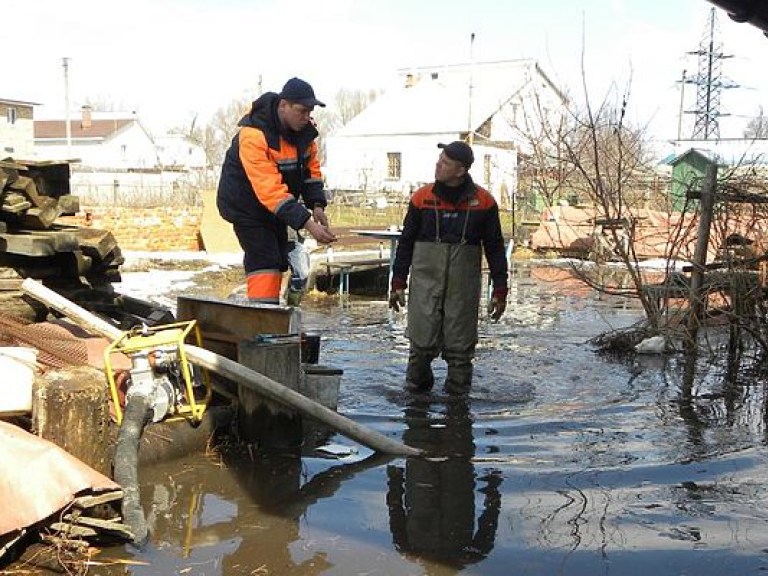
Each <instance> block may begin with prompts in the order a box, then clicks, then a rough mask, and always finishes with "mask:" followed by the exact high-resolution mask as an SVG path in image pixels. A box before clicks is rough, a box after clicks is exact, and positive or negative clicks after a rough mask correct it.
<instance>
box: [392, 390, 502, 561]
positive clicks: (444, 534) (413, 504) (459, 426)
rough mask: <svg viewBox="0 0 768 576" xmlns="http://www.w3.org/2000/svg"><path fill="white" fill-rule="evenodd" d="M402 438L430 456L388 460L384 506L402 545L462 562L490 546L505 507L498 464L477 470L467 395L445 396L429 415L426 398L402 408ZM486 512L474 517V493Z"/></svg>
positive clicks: (419, 553) (433, 557) (406, 550)
mask: <svg viewBox="0 0 768 576" xmlns="http://www.w3.org/2000/svg"><path fill="white" fill-rule="evenodd" d="M405 425H406V429H405V431H404V433H403V441H404V442H405V443H406V444H408V445H409V446H415V447H418V448H422V449H423V450H425V451H426V453H427V454H429V455H430V456H429V457H428V458H409V459H408V460H407V461H406V463H405V465H404V466H395V465H391V466H389V467H388V468H387V477H388V481H387V507H388V509H389V526H390V530H391V532H392V540H393V543H394V545H395V547H396V548H397V550H398V551H400V552H401V553H405V554H415V555H417V556H423V557H425V558H429V559H431V560H433V561H437V562H440V563H445V564H448V565H451V566H456V567H464V566H467V565H469V564H474V563H476V562H479V561H481V560H483V559H484V558H485V557H486V556H487V555H488V554H489V553H490V552H491V550H492V549H493V546H494V541H495V539H496V530H497V527H498V522H499V511H500V509H501V493H500V491H499V486H500V485H501V482H502V476H501V472H500V471H499V470H489V471H487V472H486V473H484V474H483V475H482V476H481V477H479V478H476V471H475V468H474V466H473V464H472V457H473V456H474V453H475V444H474V440H473V436H472V416H471V414H470V410H469V406H468V404H467V403H466V402H465V401H462V400H454V401H450V402H448V404H447V405H446V409H445V413H444V414H443V415H442V416H439V417H436V418H435V417H432V416H431V415H430V412H429V403H428V402H427V401H421V402H420V401H416V402H412V403H411V404H410V405H409V406H408V407H407V408H406V410H405ZM477 500H479V501H480V508H481V513H480V515H479V516H478V517H477V518H476V509H475V508H476V501H477Z"/></svg>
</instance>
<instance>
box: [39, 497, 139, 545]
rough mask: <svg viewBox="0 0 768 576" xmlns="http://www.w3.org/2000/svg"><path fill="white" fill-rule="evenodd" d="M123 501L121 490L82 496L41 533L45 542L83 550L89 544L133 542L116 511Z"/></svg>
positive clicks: (130, 534) (44, 527) (131, 535)
mask: <svg viewBox="0 0 768 576" xmlns="http://www.w3.org/2000/svg"><path fill="white" fill-rule="evenodd" d="M122 498H123V492H122V490H110V491H108V492H102V493H99V494H97V495H85V496H79V497H77V498H75V499H74V500H73V501H72V504H71V505H70V506H69V507H68V508H67V510H66V511H65V512H64V513H62V514H60V515H59V516H58V517H56V519H55V520H54V521H52V522H50V523H49V524H48V525H47V526H43V528H42V530H41V538H42V540H43V542H45V543H48V544H54V545H56V546H64V547H66V548H71V549H82V548H87V547H88V546H89V542H88V541H89V540H90V539H95V540H114V539H119V540H132V539H133V534H132V533H131V531H130V529H129V528H128V526H126V525H125V524H123V523H122V518H121V517H120V515H119V514H117V512H115V510H116V509H117V507H119V506H117V507H113V506H112V505H113V504H114V505H119V503H120V500H121V499H122Z"/></svg>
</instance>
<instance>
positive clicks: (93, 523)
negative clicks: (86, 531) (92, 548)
mask: <svg viewBox="0 0 768 576" xmlns="http://www.w3.org/2000/svg"><path fill="white" fill-rule="evenodd" d="M64 520H65V521H66V522H70V523H71V524H72V525H74V526H78V527H85V528H93V529H96V530H99V531H102V532H113V533H118V534H122V535H124V536H126V537H131V536H133V534H132V533H131V531H130V529H129V528H128V526H126V525H125V524H123V523H122V522H120V521H118V520H103V519H101V518H92V517H90V516H75V515H74V514H65V515H64Z"/></svg>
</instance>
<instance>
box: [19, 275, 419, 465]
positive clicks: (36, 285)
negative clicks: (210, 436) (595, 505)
mask: <svg viewBox="0 0 768 576" xmlns="http://www.w3.org/2000/svg"><path fill="white" fill-rule="evenodd" d="M21 289H22V290H23V291H24V292H25V293H26V294H29V295H30V296H32V297H33V298H36V299H37V300H39V301H40V302H42V303H43V304H45V305H46V306H49V307H51V308H53V309H54V310H57V311H59V312H60V313H62V314H63V315H64V316H66V317H67V318H70V319H71V320H73V321H74V322H75V323H76V324H77V325H78V326H80V327H81V328H84V329H86V330H89V331H91V332H94V333H96V334H99V335H101V336H103V337H105V338H108V339H110V340H115V339H117V338H118V337H120V335H121V334H122V332H121V331H120V330H119V329H118V328H116V327H115V326H113V325H112V324H110V323H109V322H107V321H105V320H103V319H101V318H99V317H98V316H96V315H94V314H92V313H91V312H89V311H88V310H86V309H84V308H82V307H80V306H78V305H77V304H75V303H74V302H72V301H71V300H67V299H66V298H64V297H63V296H61V295H60V294H58V293H57V292H54V291H53V290H51V289H50V288H46V287H45V286H43V285H42V284H41V283H40V282H38V281H36V280H33V279H31V278H27V279H26V280H24V282H22V284H21ZM184 349H185V351H186V354H187V358H189V360H190V362H192V363H193V364H197V365H198V366H202V367H203V368H206V369H208V370H211V371H213V372H216V373H218V374H221V375H222V376H224V377H225V378H228V379H229V380H233V381H235V382H238V383H240V384H242V385H243V386H246V387H247V388H250V389H251V390H254V391H255V392H258V393H260V394H263V395H264V396H266V397H268V398H270V399H272V400H276V401H278V402H281V403H283V404H285V405H287V406H290V407H292V408H294V409H296V410H298V411H299V412H301V413H303V414H305V415H307V416H310V417H312V418H314V419H316V420H319V421H320V422H322V423H323V424H326V425H328V426H330V427H331V428H333V429H334V430H338V431H339V432H340V433H342V434H344V435H345V436H347V437H348V438H351V439H352V440H356V441H357V442H360V443H361V444H363V445H365V446H368V447H369V448H372V449H373V450H376V451H377V452H383V453H385V454H393V455H397V456H419V455H421V454H422V451H421V450H419V449H418V448H412V447H411V446H406V445H405V444H403V443H401V442H398V441H396V440H392V439H391V438H387V437H386V436H384V435H383V434H380V433H379V432H376V431H375V430H371V429H369V428H366V427H365V426H361V425H360V424H358V423H357V422H354V421H352V420H350V419H349V418H346V417H344V416H342V415H341V414H339V413H338V412H334V411H333V410H330V409H328V408H326V407H325V406H323V405H322V404H318V403H317V402H315V401H313V400H310V399H309V398H307V397H306V396H303V395H302V394H299V393H298V392H296V391H294V390H291V389H290V388H288V387H286V386H283V385H282V384H280V383H279V382H275V381H274V380H272V379H271V378H267V377H266V376H264V375H263V374H259V373H258V372H255V371H253V370H250V369H249V368H246V367H245V366H243V365H241V364H238V363H237V362H234V361H232V360H230V359H229V358H225V357H224V356H220V355H219V354H215V353H213V352H211V351H209V350H204V349H202V348H199V347H197V346H191V345H186V346H185V347H184Z"/></svg>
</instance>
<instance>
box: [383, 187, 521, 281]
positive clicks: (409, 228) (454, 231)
mask: <svg viewBox="0 0 768 576" xmlns="http://www.w3.org/2000/svg"><path fill="white" fill-rule="evenodd" d="M416 242H440V243H445V244H470V245H476V246H482V248H483V252H485V259H486V260H487V261H488V268H489V271H490V275H491V278H492V280H493V286H494V289H497V288H498V289H502V288H503V289H506V287H507V258H506V253H505V248H504V235H503V233H502V230H501V221H500V219H499V207H498V204H496V200H495V199H494V198H493V195H492V194H491V193H490V192H488V191H487V190H485V189H484V188H481V187H480V186H477V185H476V184H475V183H474V182H473V181H472V178H471V177H470V176H469V175H467V177H466V178H465V179H464V182H463V183H462V184H461V185H460V186H459V187H455V188H451V187H448V186H445V185H444V184H442V183H440V182H435V183H433V184H427V185H426V186H422V187H421V188H419V189H418V190H416V192H414V193H413V195H412V196H411V201H410V202H409V204H408V211H407V212H406V214H405V220H404V221H403V231H402V234H401V235H400V240H399V242H398V245H397V253H396V256H395V262H394V265H393V268H392V275H393V286H395V285H397V286H400V287H405V285H406V282H407V279H408V273H409V271H410V268H411V262H412V261H413V249H414V244H415V243H416Z"/></svg>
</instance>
